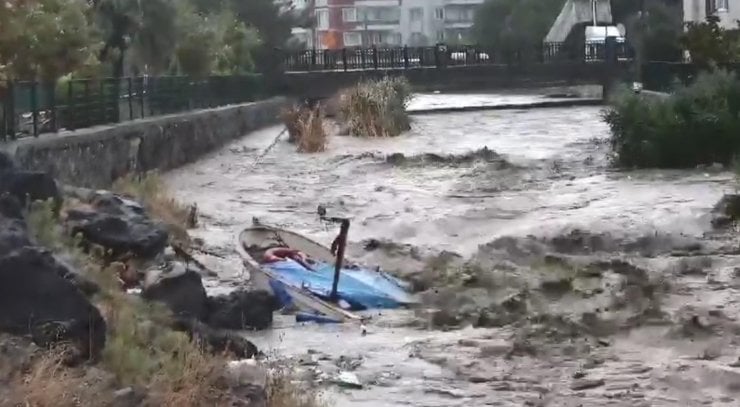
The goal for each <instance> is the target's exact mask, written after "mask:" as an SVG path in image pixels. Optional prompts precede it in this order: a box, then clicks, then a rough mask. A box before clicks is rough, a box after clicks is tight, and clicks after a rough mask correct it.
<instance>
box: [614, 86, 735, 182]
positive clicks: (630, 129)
mask: <svg viewBox="0 0 740 407" xmlns="http://www.w3.org/2000/svg"><path fill="white" fill-rule="evenodd" d="M604 119H605V120H606V122H607V123H608V124H609V127H610V128H611V132H612V137H611V146H612V151H613V154H614V162H615V164H617V165H620V166H625V167H659V168H687V167H693V166H696V165H700V164H713V163H722V164H730V163H731V162H732V161H733V159H734V158H735V157H736V156H737V155H738V154H739V153H740V80H738V78H737V77H736V76H734V75H732V74H729V73H727V72H724V71H716V72H712V73H701V74H700V75H699V77H698V78H697V80H696V82H695V83H694V84H692V85H690V86H688V87H680V88H678V90H677V91H676V92H675V93H674V94H673V95H671V96H670V97H667V98H664V99H656V98H650V97H645V96H642V95H639V94H635V93H634V92H632V91H630V90H627V89H624V90H623V91H622V93H620V94H619V95H617V96H616V97H615V98H614V100H613V103H612V107H611V108H610V109H608V110H607V111H606V112H605V114H604Z"/></svg>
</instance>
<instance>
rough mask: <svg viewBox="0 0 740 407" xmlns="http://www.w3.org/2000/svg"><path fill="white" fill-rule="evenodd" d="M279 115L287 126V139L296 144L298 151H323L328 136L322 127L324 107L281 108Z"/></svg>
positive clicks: (327, 141)
mask: <svg viewBox="0 0 740 407" xmlns="http://www.w3.org/2000/svg"><path fill="white" fill-rule="evenodd" d="M281 117H282V119H283V122H284V123H285V126H286V127H287V128H288V134H289V138H288V141H289V142H291V143H295V144H296V145H297V146H298V152H301V153H318V152H321V151H325V150H326V147H327V145H328V144H329V138H328V136H327V134H326V129H325V128H324V117H325V114H324V109H323V108H322V107H321V105H317V106H315V107H313V108H311V107H308V106H293V107H291V108H288V109H285V110H283V112H282V114H281Z"/></svg>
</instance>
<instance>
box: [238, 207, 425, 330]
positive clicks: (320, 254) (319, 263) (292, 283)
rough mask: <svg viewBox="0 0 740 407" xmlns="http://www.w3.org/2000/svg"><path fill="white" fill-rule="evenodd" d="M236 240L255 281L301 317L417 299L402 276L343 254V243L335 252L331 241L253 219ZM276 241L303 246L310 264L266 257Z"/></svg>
mask: <svg viewBox="0 0 740 407" xmlns="http://www.w3.org/2000/svg"><path fill="white" fill-rule="evenodd" d="M345 232H346V231H345ZM340 236H341V233H340ZM237 246H238V249H237V250H238V252H239V254H240V255H241V257H242V260H243V262H244V266H245V267H246V268H247V270H248V271H249V272H250V275H251V279H252V281H253V283H254V284H255V286H256V287H257V288H260V289H264V290H267V291H268V292H271V293H272V294H273V295H274V296H275V297H276V298H277V299H278V301H279V302H280V305H281V306H282V307H283V309H284V310H285V311H295V312H296V318H297V319H298V320H300V321H309V320H310V321H316V322H346V321H361V320H363V319H364V317H363V316H362V315H360V314H358V313H357V312H358V311H363V310H369V309H391V308H399V307H406V306H409V305H412V304H414V303H415V302H416V300H415V298H414V297H413V296H412V295H411V294H409V293H408V292H407V286H406V285H405V284H404V283H403V282H402V281H400V280H398V279H396V278H395V277H393V276H391V275H389V274H387V273H385V272H383V271H381V270H379V269H377V270H371V269H368V268H364V267H362V266H360V265H358V264H356V263H353V262H351V261H348V260H346V259H344V258H343V252H344V250H343V247H342V250H340V251H339V253H338V255H337V256H336V257H335V255H334V254H333V253H332V250H331V249H329V248H328V247H326V246H323V245H321V244H320V243H318V242H316V241H314V240H312V239H309V238H307V237H305V236H302V235H300V234H298V233H295V232H291V231H289V230H285V229H282V228H278V227H272V226H267V225H264V224H261V223H259V222H258V221H256V220H255V224H254V225H253V226H251V227H247V228H245V229H244V230H242V232H241V233H240V234H239V239H238V245H237ZM275 247H285V248H290V249H296V250H299V251H301V252H303V253H304V254H306V255H307V257H308V259H309V261H310V263H311V264H310V265H307V264H301V263H300V262H297V261H294V260H292V259H285V260H281V261H272V262H268V261H265V253H266V252H267V251H268V250H270V249H271V248H275ZM337 258H340V261H339V262H337ZM337 264H339V265H340V267H337ZM307 267H308V268H307Z"/></svg>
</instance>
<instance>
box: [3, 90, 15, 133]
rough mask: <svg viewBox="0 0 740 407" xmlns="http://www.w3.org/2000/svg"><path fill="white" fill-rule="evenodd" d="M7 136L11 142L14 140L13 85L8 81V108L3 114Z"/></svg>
mask: <svg viewBox="0 0 740 407" xmlns="http://www.w3.org/2000/svg"><path fill="white" fill-rule="evenodd" d="M5 115H6V116H7V119H6V124H7V127H6V130H7V135H8V136H10V139H11V140H14V139H15V83H14V82H13V81H8V106H7V110H6V112H5Z"/></svg>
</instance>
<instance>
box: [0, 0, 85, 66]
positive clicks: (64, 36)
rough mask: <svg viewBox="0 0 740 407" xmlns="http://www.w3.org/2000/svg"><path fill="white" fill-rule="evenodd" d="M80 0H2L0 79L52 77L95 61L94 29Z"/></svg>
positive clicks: (0, 17)
mask: <svg viewBox="0 0 740 407" xmlns="http://www.w3.org/2000/svg"><path fill="white" fill-rule="evenodd" d="M86 10H87V3H86V2H85V1H84V0H38V1H22V0H13V1H5V2H4V7H0V27H2V33H0V79H3V78H6V79H10V78H14V79H43V80H53V79H56V78H58V77H59V76H61V75H63V74H65V73H68V72H71V71H74V70H76V69H79V68H80V67H83V66H85V65H90V64H94V63H95V58H94V53H95V50H96V47H97V46H98V41H97V37H96V35H95V30H94V29H93V28H92V27H91V26H90V24H89V22H88V21H87V17H86Z"/></svg>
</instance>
